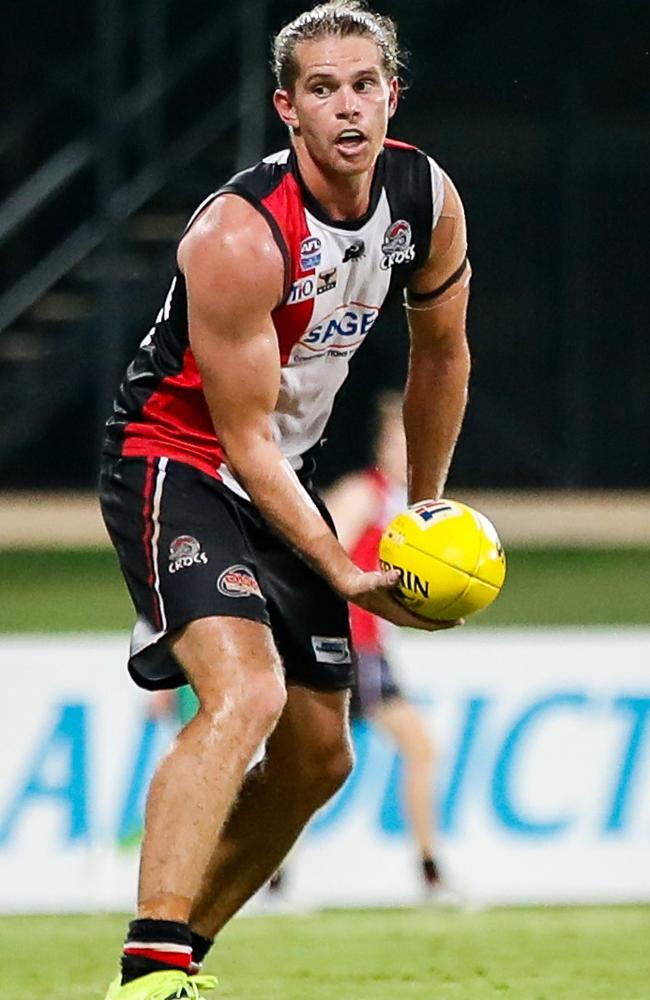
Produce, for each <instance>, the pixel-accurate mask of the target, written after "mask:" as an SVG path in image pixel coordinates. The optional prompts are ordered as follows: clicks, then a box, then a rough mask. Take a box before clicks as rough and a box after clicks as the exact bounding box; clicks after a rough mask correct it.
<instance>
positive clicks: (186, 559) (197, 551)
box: [169, 535, 208, 573]
mask: <svg viewBox="0 0 650 1000" xmlns="http://www.w3.org/2000/svg"><path fill="white" fill-rule="evenodd" d="M207 561H208V557H207V556H206V554H205V552H202V551H201V543H200V542H199V541H197V539H196V538H194V537H193V536H192V535H179V536H178V538H175V539H174V541H173V542H172V543H171V545H170V546H169V572H170V573H178V571H179V570H181V569H187V567H188V566H197V565H200V564H201V563H207Z"/></svg>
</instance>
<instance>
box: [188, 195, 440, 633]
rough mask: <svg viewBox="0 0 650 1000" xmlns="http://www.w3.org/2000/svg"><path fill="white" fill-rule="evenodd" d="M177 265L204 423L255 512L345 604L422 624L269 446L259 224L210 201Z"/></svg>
mask: <svg viewBox="0 0 650 1000" xmlns="http://www.w3.org/2000/svg"><path fill="white" fill-rule="evenodd" d="M178 263H179V267H180V268H181V270H182V272H183V274H184V275H185V280H186V284H187V294H188V317H189V337H190V345H191V347H192V351H193V353H194V356H195V358H196V363H197V366H198V368H199V371H200V373H201V378H202V383H203V391H204V394H205V398H206V400H207V403H208V407H209V410H210V414H211V417H212V421H213V423H214V426H215V429H216V431H217V434H218V436H219V439H220V441H221V442H222V444H223V447H224V449H225V452H226V454H227V456H228V463H229V465H230V466H231V468H232V469H233V471H234V472H235V474H236V475H237V476H238V478H239V479H240V480H241V482H242V483H243V485H244V486H245V487H246V490H247V491H248V493H249V495H250V497H251V499H252V500H253V502H254V503H255V505H256V506H257V507H258V508H259V510H260V511H261V513H262V514H263V515H264V517H265V519H266V520H267V521H268V522H269V524H271V525H272V526H273V527H274V528H275V529H276V530H277V531H278V532H279V533H281V534H282V535H283V536H284V537H285V538H286V539H287V540H288V541H289V542H290V543H291V545H292V546H293V547H294V548H296V549H297V550H298V552H300V553H301V555H302V556H303V557H304V558H305V559H306V560H307V561H308V562H310V563H311V564H312V565H313V566H314V567H315V568H316V570H317V571H318V572H319V573H321V574H322V575H323V576H324V577H325V578H326V579H327V580H328V581H329V582H330V584H331V585H332V586H333V587H334V589H335V590H337V591H338V592H339V593H340V594H341V595H342V596H343V597H345V598H346V599H348V600H352V601H356V602H357V603H360V604H362V605H363V606H366V607H369V608H370V610H374V611H375V612H376V613H377V614H380V615H382V616H383V617H386V618H388V619H389V620H391V621H395V622H396V623H397V624H407V625H417V624H421V623H419V620H418V619H417V618H416V617H415V616H414V615H412V614H411V613H410V612H408V611H406V609H404V608H402V607H401V606H400V605H398V604H397V602H396V601H394V599H393V598H392V597H391V596H390V594H389V593H388V592H387V591H386V587H387V586H390V585H392V584H393V583H394V575H393V574H381V573H363V572H362V571H361V570H359V569H358V568H357V567H356V566H355V565H354V563H352V562H351V561H350V559H349V558H348V556H347V555H346V553H345V551H344V550H343V548H342V547H341V546H340V545H339V543H338V542H337V540H336V538H335V536H334V534H333V533H332V532H331V531H330V529H329V527H328V526H327V524H326V523H325V521H324V520H323V518H322V517H321V515H320V513H319V512H318V510H317V508H316V507H315V505H314V504H313V503H312V501H311V499H310V497H309V495H308V494H307V493H306V491H305V490H304V489H303V487H302V485H301V484H300V482H299V480H298V477H297V476H296V475H295V473H294V472H293V470H292V469H291V467H290V465H289V463H288V462H287V461H286V459H285V458H284V456H283V455H282V452H281V451H280V449H279V447H278V445H277V443H276V441H275V438H274V433H273V423H272V415H273V411H274V409H275V406H276V403H277V398H278V392H279V389H280V370H281V369H280V356H279V350H278V342H277V335H276V332H275V329H274V327H273V323H272V320H271V312H272V310H273V309H274V308H275V307H276V306H277V304H278V303H279V301H280V300H281V297H282V288H283V262H282V257H281V254H280V252H279V250H278V248H277V246H276V244H275V242H274V241H273V239H272V236H271V232H270V230H269V228H268V226H267V224H266V222H265V221H264V219H263V218H262V217H261V216H260V215H259V213H258V212H256V211H255V210H254V209H253V208H252V207H251V206H250V205H248V204H247V203H246V202H245V201H243V200H242V199H240V198H238V197H236V196H230V195H226V196H223V197H220V198H217V199H216V200H215V202H213V203H212V205H210V206H209V207H208V208H207V209H206V211H205V212H204V213H203V215H202V216H200V217H199V218H198V219H197V220H196V222H195V223H194V225H193V226H192V228H191V229H190V231H189V233H188V234H187V235H186V236H185V237H184V239H183V240H182V242H181V245H180V247H179V253H178Z"/></svg>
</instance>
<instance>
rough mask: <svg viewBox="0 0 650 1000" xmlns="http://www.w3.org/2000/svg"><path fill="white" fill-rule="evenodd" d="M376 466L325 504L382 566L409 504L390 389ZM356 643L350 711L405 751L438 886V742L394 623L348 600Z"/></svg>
mask: <svg viewBox="0 0 650 1000" xmlns="http://www.w3.org/2000/svg"><path fill="white" fill-rule="evenodd" d="M375 461H376V465H375V466H374V467H373V468H369V469H366V470H364V471H362V472H356V473H352V474H350V475H348V476H345V477H344V478H343V479H341V480H340V481H339V482H338V483H337V484H336V485H335V486H334V487H333V488H332V489H331V490H330V492H329V493H328V494H326V497H325V499H326V501H327V506H328V507H329V510H330V513H331V514H332V517H333V518H334V523H335V524H336V528H337V531H338V535H339V540H340V542H341V544H342V545H343V548H344V549H346V550H347V551H348V552H349V554H350V557H351V559H352V560H353V561H354V562H355V563H356V565H357V566H361V567H363V569H365V570H373V569H378V568H379V562H378V558H377V548H378V545H379V539H380V537H381V534H382V532H383V530H384V528H385V527H386V525H387V524H388V522H389V521H390V520H391V519H392V518H393V517H394V516H395V515H396V514H398V513H399V512H400V511H401V510H403V509H404V507H406V504H407V494H406V469H407V462H406V437H405V435H404V423H403V420H402V397H401V395H400V394H399V393H397V392H386V393H384V394H383V395H382V396H381V397H380V399H379V404H378V408H377V425H376V436H375ZM350 622H351V626H352V644H353V647H354V651H355V686H354V687H353V689H352V703H351V715H352V718H361V719H366V720H367V721H368V722H371V723H372V724H373V725H375V726H377V728H378V729H380V730H381V731H382V732H384V733H385V734H386V735H387V736H388V737H389V738H390V739H391V740H392V741H393V742H394V743H395V745H396V747H397V749H398V750H399V752H400V754H401V755H402V757H403V760H404V764H405V768H404V782H405V785H404V796H405V808H406V812H407V815H408V819H409V822H410V826H411V831H412V834H413V838H414V840H415V842H416V844H417V847H418V850H419V857H420V870H421V876H422V880H423V883H424V886H425V889H426V890H427V891H432V890H436V889H438V888H439V886H440V870H439V867H438V863H437V861H436V858H435V848H434V844H435V831H434V807H433V772H434V748H433V745H432V742H431V738H430V736H429V733H428V732H427V728H426V726H425V724H424V721H423V719H422V717H421V715H420V713H419V712H418V710H417V708H416V707H415V706H414V705H413V704H412V703H411V702H410V701H407V699H406V698H405V697H404V695H403V694H402V692H401V690H400V688H399V685H398V684H397V682H396V680H395V678H394V676H393V671H392V667H391V664H390V662H389V660H388V658H387V654H386V649H385V639H386V631H387V629H388V628H390V626H389V625H386V623H384V622H383V621H382V620H381V619H380V618H377V616H376V615H373V614H372V613H371V612H369V611H365V610H364V609H362V608H360V607H356V606H355V605H353V604H351V605H350Z"/></svg>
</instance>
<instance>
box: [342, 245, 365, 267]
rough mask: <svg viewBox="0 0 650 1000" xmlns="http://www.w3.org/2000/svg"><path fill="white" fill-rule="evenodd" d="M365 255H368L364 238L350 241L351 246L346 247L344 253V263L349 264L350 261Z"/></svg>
mask: <svg viewBox="0 0 650 1000" xmlns="http://www.w3.org/2000/svg"><path fill="white" fill-rule="evenodd" d="M365 256H366V244H365V243H364V242H363V240H355V242H354V243H350V246H349V247H346V248H345V253H344V254H343V263H344V264H347V263H348V261H352V260H361V258H362V257H365Z"/></svg>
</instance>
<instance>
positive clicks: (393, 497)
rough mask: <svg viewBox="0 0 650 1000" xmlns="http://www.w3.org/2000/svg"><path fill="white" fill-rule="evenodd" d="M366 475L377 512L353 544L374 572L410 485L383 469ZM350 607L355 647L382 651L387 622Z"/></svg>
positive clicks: (354, 553) (360, 562)
mask: <svg viewBox="0 0 650 1000" xmlns="http://www.w3.org/2000/svg"><path fill="white" fill-rule="evenodd" d="M363 475H364V476H365V477H366V480H367V482H368V485H369V487H370V489H371V490H372V491H373V493H374V497H375V512H374V516H373V518H372V520H371V522H370V524H369V525H368V526H367V528H366V529H365V530H364V531H363V532H362V534H361V537H360V538H358V539H357V541H356V542H355V543H354V545H353V546H352V549H351V550H350V558H351V559H352V562H353V563H355V564H356V565H357V566H359V567H360V568H361V569H363V570H366V571H367V572H370V571H372V570H376V569H379V540H380V539H381V536H382V534H383V533H384V529H385V528H386V525H387V524H388V523H389V521H392V520H393V518H394V517H397V515H398V514H399V513H400V512H401V511H403V510H404V508H405V507H406V486H403V485H402V484H401V483H396V482H393V481H391V480H390V479H389V478H388V476H386V475H385V474H384V473H383V472H382V471H381V470H380V469H366V471H365V472H364V473H363ZM349 607H350V627H351V629H352V645H353V646H354V648H355V649H356V650H357V652H360V653H381V652H382V650H383V646H384V633H385V632H386V629H387V628H388V625H387V623H386V622H385V621H383V620H382V619H381V618H378V617H377V615H373V614H372V612H371V611H366V610H365V609H364V608H360V607H359V605H358V604H350V606H349Z"/></svg>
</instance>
